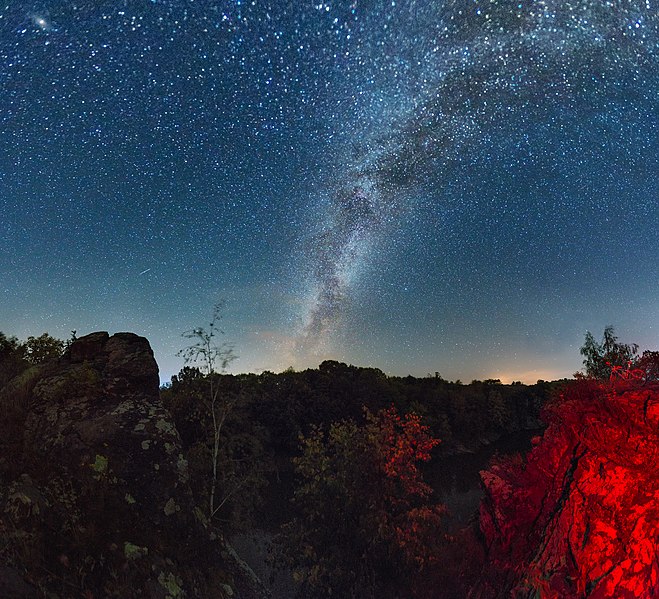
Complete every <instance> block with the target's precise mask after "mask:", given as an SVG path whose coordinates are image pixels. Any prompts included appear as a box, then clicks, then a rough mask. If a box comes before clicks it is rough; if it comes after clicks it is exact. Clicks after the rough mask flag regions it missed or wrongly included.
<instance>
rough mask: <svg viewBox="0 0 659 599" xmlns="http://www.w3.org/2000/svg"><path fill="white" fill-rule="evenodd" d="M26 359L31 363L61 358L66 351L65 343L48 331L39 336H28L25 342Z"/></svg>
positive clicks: (41, 362)
mask: <svg viewBox="0 0 659 599" xmlns="http://www.w3.org/2000/svg"><path fill="white" fill-rule="evenodd" d="M24 346H25V359H26V360H27V361H28V362H29V363H30V364H43V363H44V362H48V361H49V360H54V359H56V358H59V357H60V356H61V355H62V353H64V347H65V343H64V341H62V340H61V339H57V338H55V337H53V336H52V335H49V334H48V333H44V334H43V335H39V337H28V338H27V341H26V342H25V344H24Z"/></svg>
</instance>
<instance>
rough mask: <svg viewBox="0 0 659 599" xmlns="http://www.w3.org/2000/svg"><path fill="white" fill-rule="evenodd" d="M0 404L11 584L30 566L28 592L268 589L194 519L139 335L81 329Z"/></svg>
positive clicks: (0, 550)
mask: <svg viewBox="0 0 659 599" xmlns="http://www.w3.org/2000/svg"><path fill="white" fill-rule="evenodd" d="M0 410H4V411H5V412H6V413H9V411H10V410H11V415H12V418H11V420H9V419H7V420H5V421H1V422H0V436H1V435H5V432H4V431H3V430H2V426H3V425H5V423H10V424H11V431H7V433H6V435H5V436H8V435H9V433H10V432H11V435H13V437H12V438H11V439H10V442H8V443H6V444H5V447H6V448H7V451H6V453H7V455H5V456H3V458H4V459H3V460H2V461H0V480H2V482H3V489H4V491H2V490H0V514H2V517H3V518H6V519H7V520H8V522H7V523H8V524H9V526H7V527H2V526H0V562H2V563H4V564H7V569H6V576H7V580H10V581H14V582H15V583H16V584H14V583H13V582H12V584H14V587H16V588H23V587H22V586H21V583H20V580H19V579H20V576H21V575H20V573H28V574H29V579H30V581H31V582H30V583H28V582H25V584H24V585H23V586H24V589H23V590H24V591H25V593H27V594H26V595H25V596H26V597H27V596H29V593H31V592H33V591H34V593H35V595H34V596H35V597H36V596H58V597H59V596H62V595H61V589H62V588H67V589H72V590H71V596H75V597H79V596H94V597H103V596H121V597H125V598H126V599H132V598H133V597H151V598H153V599H156V598H157V599H165V597H172V598H173V599H179V598H183V597H187V598H200V599H201V598H203V597H211V596H217V597H223V596H227V591H226V588H223V587H222V585H223V584H226V585H228V587H230V588H232V590H233V591H234V596H237V597H244V598H246V599H252V598H256V597H263V596H265V595H266V593H265V592H264V591H263V590H262V587H261V586H260V585H259V583H258V582H257V581H255V580H254V579H252V577H251V575H249V574H247V573H246V570H245V568H244V567H243V566H242V565H241V564H240V562H239V560H237V559H233V558H230V557H229V558H222V556H221V554H222V552H223V551H224V550H225V549H226V546H225V543H224V541H222V535H217V536H216V538H215V539H213V538H212V537H211V532H212V528H211V527H210V526H209V525H208V524H207V523H206V525H204V523H203V522H202V521H201V520H200V519H199V517H198V511H199V508H198V507H197V506H196V505H195V502H194V498H193V496H192V493H191V490H190V487H189V485H188V478H189V477H188V466H187V461H186V460H185V457H184V454H183V450H182V447H181V440H180V437H179V434H178V431H177V429H176V427H175V425H174V423H173V421H172V418H171V416H170V414H169V412H168V411H167V409H166V408H165V407H164V406H163V404H162V402H161V400H160V394H159V377H158V367H157V365H156V362H155V360H154V358H153V352H152V351H151V348H150V347H149V344H148V341H147V340H146V339H144V338H143V337H139V336H137V335H134V334H131V333H117V334H116V335H113V336H110V335H108V334H107V333H104V332H101V333H93V334H91V335H87V336H85V337H81V338H80V339H78V340H76V341H75V342H74V343H73V344H72V345H71V346H70V348H69V349H68V350H67V352H66V353H65V354H64V356H63V357H62V358H61V359H60V360H59V361H58V362H55V363H53V364H48V365H43V366H40V367H35V368H33V369H30V370H29V371H28V372H26V373H23V375H21V377H19V380H15V381H12V382H10V384H8V385H6V386H5V387H4V388H3V389H1V390H0ZM9 531H13V532H9ZM227 555H228V554H227ZM17 576H18V578H17ZM228 587H227V588H228ZM7 588H9V587H7ZM12 588H13V587H12ZM0 589H2V586H1V585H0ZM237 589H239V590H237ZM21 592H22V591H21Z"/></svg>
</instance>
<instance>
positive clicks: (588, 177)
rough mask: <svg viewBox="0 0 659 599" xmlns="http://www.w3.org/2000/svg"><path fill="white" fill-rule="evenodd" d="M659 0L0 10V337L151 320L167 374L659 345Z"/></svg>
mask: <svg viewBox="0 0 659 599" xmlns="http://www.w3.org/2000/svg"><path fill="white" fill-rule="evenodd" d="M658 59H659V2H657V1H656V0H638V1H636V0H634V1H631V0H630V1H621V2H602V1H600V0H598V1H592V2H588V1H583V0H580V1H577V0H575V1H567V2H566V1H558V0H545V1H539V0H536V1H529V0H518V1H515V2H508V1H501V0H487V1H484V0H461V1H457V0H454V1H447V2H426V1H423V2H421V1H419V2H414V1H402V0H396V1H392V0H389V1H387V2H379V1H376V0H370V1H354V2H348V1H343V2H320V1H306V0H305V1H302V0H298V1H296V2H285V1H274V0H270V1H265V0H248V1H237V0H231V1H206V0H203V1H201V0H197V1H192V0H188V1H185V2H183V1H181V2H177V1H169V0H168V1H161V0H151V1H132V0H126V1H124V2H120V1H117V0H111V1H110V0H108V1H102V0H94V1H76V0H66V1H64V0H58V1H53V2H12V3H9V4H7V3H5V4H3V5H0V330H2V331H3V332H5V333H7V334H15V335H17V336H19V337H21V338H25V337H27V336H28V335H38V334H40V333H42V332H43V331H49V332H50V333H51V334H54V335H56V336H60V337H68V335H69V331H70V330H72V329H76V330H77V331H78V334H84V333H87V332H91V331H93V330H109V331H111V332H114V331H123V330H130V331H134V332H136V333H139V334H143V335H145V336H147V337H148V338H149V340H150V341H151V344H152V346H153V347H154V350H155V352H156V357H157V359H158V362H159V364H160V367H161V374H162V376H163V379H167V378H169V377H170V376H171V375H172V374H174V373H175V372H176V371H178V369H179V368H180V366H181V361H180V359H179V358H176V357H175V354H176V352H177V350H178V349H180V348H181V347H182V346H183V345H184V344H185V341H184V339H182V338H181V336H180V334H181V332H183V331H184V330H186V329H189V328H191V327H193V326H197V325H203V324H204V323H206V322H207V321H208V319H209V317H210V314H211V312H212V308H213V305H214V303H215V302H216V301H218V300H219V299H221V298H224V299H226V300H227V307H226V310H225V318H224V328H225V331H226V340H227V341H230V342H233V343H234V344H235V348H236V353H237V354H238V355H239V356H240V359H239V360H237V361H236V362H234V364H233V369H234V371H260V370H262V369H269V370H279V369H282V368H285V367H287V366H289V365H293V366H295V367H296V368H301V367H307V366H316V365H317V364H318V363H319V362H320V361H322V360H323V359H326V358H334V359H338V360H341V361H346V362H350V363H354V364H358V365H364V366H376V367H379V368H381V369H383V370H384V371H385V372H387V373H389V374H407V373H411V374H415V375H424V374H426V373H427V372H435V371H439V372H441V373H442V375H443V376H445V377H447V378H450V379H456V378H460V379H462V380H471V379H472V378H490V377H493V378H501V379H502V380H504V381H509V380H512V379H522V380H527V381H535V380H536V379H538V378H556V377H560V376H567V375H569V374H571V373H572V372H574V371H575V370H576V369H578V368H579V367H580V357H579V354H578V348H579V346H580V344H581V343H582V341H583V336H584V333H585V331H586V330H587V329H590V330H592V331H593V332H594V333H595V334H596V335H599V334H600V333H601V331H602V330H603V328H604V326H605V325H607V324H613V325H614V326H615V327H616V330H617V332H618V334H619V336H620V337H621V339H622V340H623V341H629V342H631V341H635V342H637V343H639V344H640V345H641V347H650V348H657V347H658V346H659V299H658V294H657V290H658V281H659V260H658V258H659V207H658V200H659V198H658V196H659V185H657V182H656V173H657V172H659V141H658V139H657V133H658V124H659V60H658Z"/></svg>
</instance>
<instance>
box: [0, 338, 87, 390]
mask: <svg viewBox="0 0 659 599" xmlns="http://www.w3.org/2000/svg"><path fill="white" fill-rule="evenodd" d="M74 340H75V331H73V332H72V334H71V339H69V340H68V341H62V340H61V339H57V338H56V337H53V336H52V335H49V334H48V333H43V335H39V336H38V337H28V338H27V341H20V340H19V339H18V338H17V337H14V336H10V337H8V336H7V335H5V334H4V333H3V332H1V331H0V388H2V387H4V385H6V384H7V383H8V382H9V381H10V380H11V379H13V378H14V377H15V376H17V375H18V374H20V373H21V372H23V371H24V370H25V369H26V368H29V367H30V366H33V365H35V364H41V363H43V362H47V361H48V360H52V359H54V358H59V357H60V356H61V355H62V353H63V352H64V349H65V348H66V347H68V345H69V344H70V343H71V342H72V341H74Z"/></svg>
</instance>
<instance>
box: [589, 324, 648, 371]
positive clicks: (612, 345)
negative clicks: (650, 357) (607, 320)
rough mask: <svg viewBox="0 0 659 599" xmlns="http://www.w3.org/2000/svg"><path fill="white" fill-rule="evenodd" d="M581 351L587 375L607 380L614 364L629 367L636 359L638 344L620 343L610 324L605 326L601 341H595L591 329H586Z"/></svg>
mask: <svg viewBox="0 0 659 599" xmlns="http://www.w3.org/2000/svg"><path fill="white" fill-rule="evenodd" d="M579 353H581V355H582V356H584V360H583V365H584V367H585V369H586V376H587V377H589V378H594V379H602V380H606V379H608V378H609V375H610V374H611V367H612V366H622V367H627V365H628V364H629V362H632V363H634V362H635V361H636V359H637V354H638V345H636V344H635V343H632V344H631V345H628V344H626V343H620V342H619V341H618V337H616V335H615V332H614V329H613V327H612V326H611V325H609V326H607V327H605V329H604V335H603V336H602V341H601V342H600V343H598V342H597V341H595V338H594V337H593V335H592V333H591V332H590V331H586V338H585V340H584V344H583V345H582V346H581V349H580V350H579Z"/></svg>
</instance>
